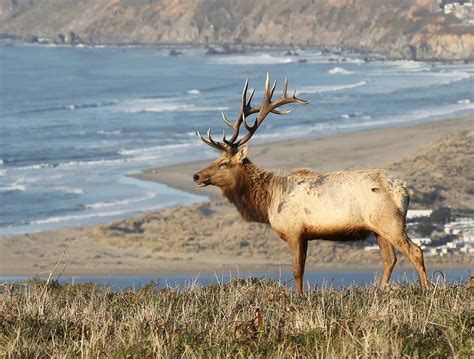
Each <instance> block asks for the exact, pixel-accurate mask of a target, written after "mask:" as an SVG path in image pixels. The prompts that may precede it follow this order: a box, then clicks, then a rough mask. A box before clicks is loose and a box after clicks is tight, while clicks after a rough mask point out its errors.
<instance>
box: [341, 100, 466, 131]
mask: <svg viewBox="0 0 474 359" xmlns="http://www.w3.org/2000/svg"><path fill="white" fill-rule="evenodd" d="M470 110H474V104H473V103H465V104H460V103H456V104H451V105H443V106H439V107H435V108H430V109H426V110H416V111H412V112H409V113H406V114H403V115H392V116H385V117H383V118H379V119H374V120H373V121H366V122H362V123H347V122H346V123H345V124H341V125H339V126H337V127H338V128H341V129H349V128H366V127H374V126H381V125H390V124H395V123H406V122H414V121H420V120H424V119H427V118H429V119H433V118H436V117H437V118H446V117H448V116H450V115H453V114H455V113H457V112H461V111H470Z"/></svg>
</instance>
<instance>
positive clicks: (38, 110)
mask: <svg viewBox="0 0 474 359" xmlns="http://www.w3.org/2000/svg"><path fill="white" fill-rule="evenodd" d="M116 104H118V101H108V102H97V103H85V104H68V105H59V106H50V107H39V108H33V109H28V110H20V111H15V112H13V114H26V113H42V112H51V111H65V110H79V109H88V108H97V107H103V106H113V105H116Z"/></svg>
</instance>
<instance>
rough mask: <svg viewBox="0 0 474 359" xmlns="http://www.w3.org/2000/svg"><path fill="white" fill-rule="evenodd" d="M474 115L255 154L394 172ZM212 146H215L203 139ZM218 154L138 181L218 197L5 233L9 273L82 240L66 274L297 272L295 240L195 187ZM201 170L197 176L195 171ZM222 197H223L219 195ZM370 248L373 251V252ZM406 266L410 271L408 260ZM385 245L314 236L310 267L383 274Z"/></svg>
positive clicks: (320, 166) (2, 259)
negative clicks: (377, 247) (290, 245)
mask: <svg viewBox="0 0 474 359" xmlns="http://www.w3.org/2000/svg"><path fill="white" fill-rule="evenodd" d="M473 123H474V115H469V116H464V117H461V118H456V119H451V120H439V121H434V122H429V123H423V124H416V125H407V126H403V127H401V126H398V127H390V128H388V127H384V128H377V129H371V130H364V131H359V132H351V133H343V134H336V135H333V136H326V137H312V138H305V139H301V140H289V141H283V142H276V143H264V144H260V145H255V146H251V147H250V155H249V157H250V158H251V159H252V160H253V161H254V162H255V163H256V164H257V165H258V166H261V167H263V168H266V169H269V168H270V169H271V168H274V169H277V170H278V172H280V173H281V172H283V171H285V170H288V169H290V168H292V167H302V166H306V167H313V168H314V169H315V170H318V171H321V172H327V171H334V170H342V169H356V168H357V169H361V168H371V167H383V168H387V166H388V165H390V164H391V163H393V162H395V161H399V160H402V159H403V158H406V157H407V156H412V155H413V154H414V153H415V152H416V151H417V150H418V149H419V148H420V147H423V146H424V145H426V144H429V143H431V142H432V141H434V140H437V139H439V138H444V137H445V136H447V135H449V134H451V133H457V132H460V131H465V130H471V131H472V127H473ZM203 146H205V145H204V144H203ZM209 162H210V161H209V160H203V161H197V162H191V163H183V164H178V165H173V166H167V167H161V168H154V169H149V170H147V171H145V172H143V173H141V174H137V175H134V177H135V178H138V179H140V180H147V181H157V182H160V183H162V184H165V185H169V186H171V187H173V188H176V189H180V190H185V191H187V192H190V193H196V194H199V195H202V196H208V197H209V198H210V201H205V202H201V203H195V204H191V205H186V206H174V207H170V208H166V209H162V210H159V211H155V212H143V213H141V214H137V215H135V216H133V217H128V218H124V219H122V220H116V221H113V222H107V223H104V224H99V225H94V226H84V227H69V228H62V229H58V230H54V231H49V232H40V233H30V234H24V235H17V236H12V237H0V277H2V276H3V277H6V276H20V275H24V276H33V275H47V273H49V271H51V269H52V268H53V267H54V265H55V264H56V262H57V261H58V259H59V258H60V256H61V253H62V252H63V251H64V248H65V247H66V243H67V242H68V240H69V239H72V242H71V247H70V248H69V251H68V252H67V253H66V256H65V258H64V261H63V263H62V264H61V265H60V266H59V267H60V268H62V267H63V265H64V264H65V263H67V266H66V268H65V271H64V274H63V276H65V277H67V276H78V275H80V276H137V275H139V276H147V275H156V276H163V275H193V273H201V274H204V273H209V274H212V273H228V272H229V271H231V272H234V271H236V268H237V267H238V268H239V271H240V272H241V273H247V272H252V273H258V272H278V271H280V270H284V271H290V268H291V265H290V262H291V258H290V257H289V253H288V249H287V246H286V244H285V243H284V242H283V241H281V240H280V239H279V238H278V237H277V236H276V235H275V234H274V233H273V231H272V230H271V229H269V228H268V227H267V226H265V225H260V224H256V223H251V224H249V223H244V222H243V221H242V220H241V218H240V216H239V215H238V213H237V211H236V210H235V209H234V208H233V207H232V206H231V205H229V204H227V203H224V202H223V201H222V197H221V194H220V193H219V191H218V190H217V189H216V188H211V187H206V188H200V187H197V186H195V185H194V183H193V181H192V174H193V173H195V171H197V170H199V169H200V168H202V167H204V166H207V165H208V164H209ZM193 171H194V172H193ZM214 199H219V201H215V200H214ZM369 252H370V253H369ZM399 259H400V260H399V262H398V263H397V266H396V269H409V270H411V269H412V267H411V265H410V263H408V262H407V261H406V260H404V259H402V256H399ZM473 261H474V256H470V255H465V256H463V255H461V254H456V255H450V256H448V257H438V256H435V257H431V256H428V257H426V263H427V269H428V270H429V271H433V270H439V269H441V270H443V269H448V268H453V269H455V268H457V269H468V268H472V262H473ZM381 268H382V262H381V260H380V254H379V253H378V251H364V250H363V249H361V247H357V246H351V245H350V244H340V243H338V242H329V241H312V243H311V244H310V249H309V257H308V264H307V271H337V270H341V271H343V270H360V271H367V270H374V271H380V270H381Z"/></svg>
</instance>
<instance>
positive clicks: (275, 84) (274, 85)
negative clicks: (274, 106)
mask: <svg viewBox="0 0 474 359" xmlns="http://www.w3.org/2000/svg"><path fill="white" fill-rule="evenodd" d="M276 86H277V82H276V81H273V86H272V88H271V89H270V97H269V98H268V100H269V101H271V100H272V97H273V93H274V92H275V89H276Z"/></svg>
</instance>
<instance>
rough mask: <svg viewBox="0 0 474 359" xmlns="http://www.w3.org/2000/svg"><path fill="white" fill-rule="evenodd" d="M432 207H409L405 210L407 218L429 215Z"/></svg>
mask: <svg viewBox="0 0 474 359" xmlns="http://www.w3.org/2000/svg"><path fill="white" fill-rule="evenodd" d="M431 213H433V210H432V209H409V210H408V212H407V219H414V218H424V217H429V216H431Z"/></svg>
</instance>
